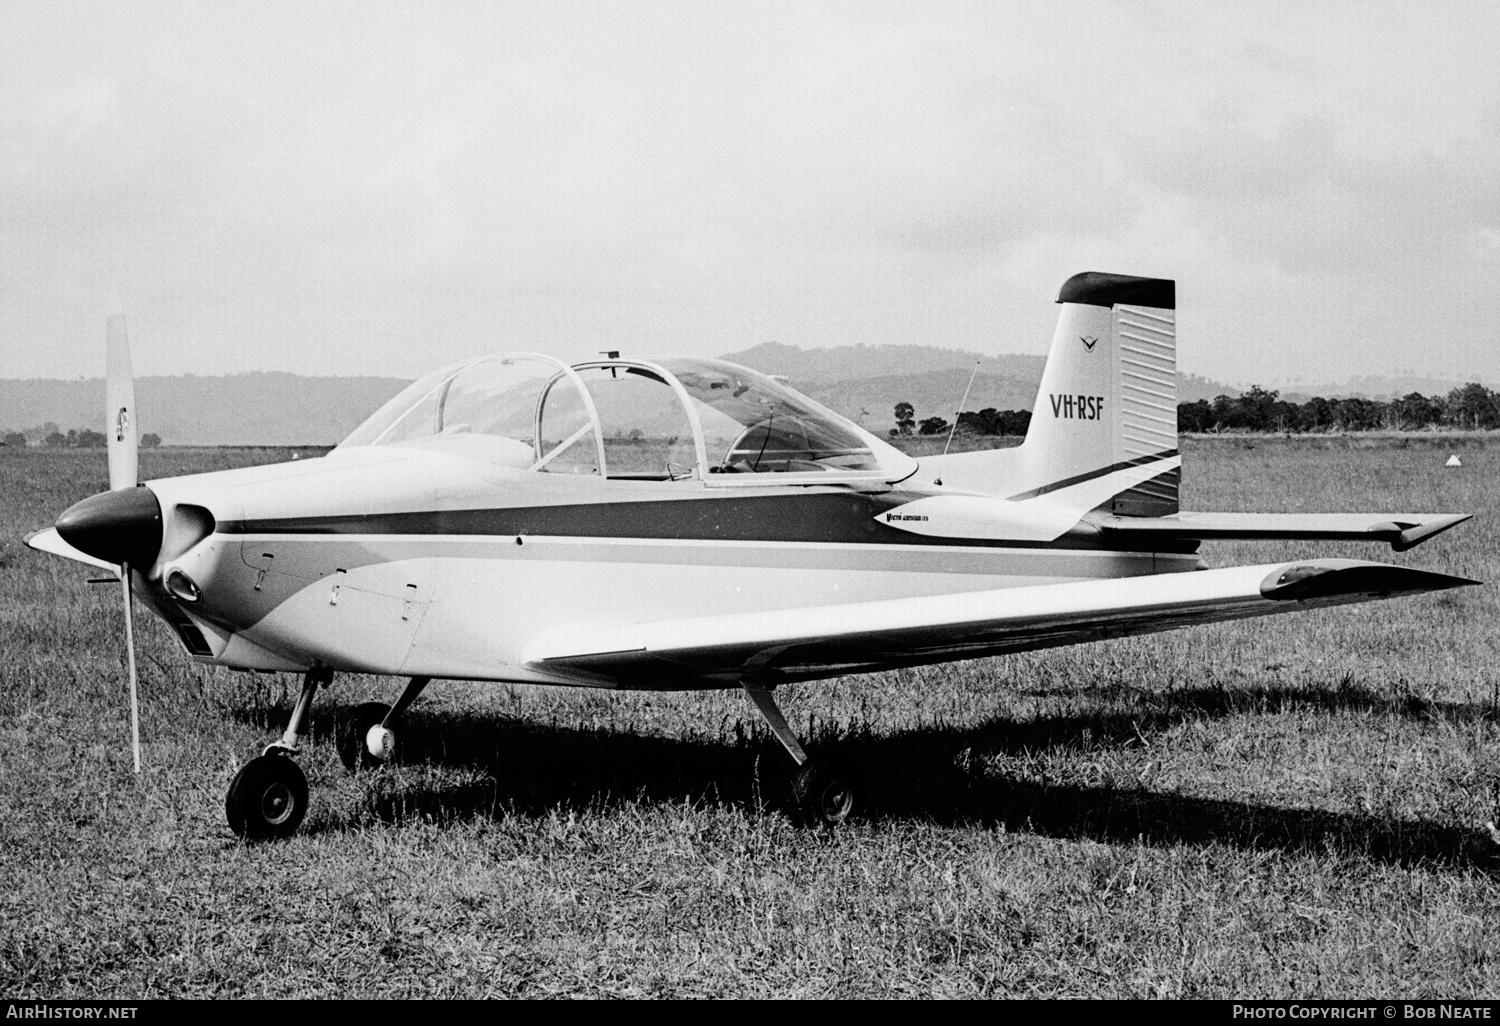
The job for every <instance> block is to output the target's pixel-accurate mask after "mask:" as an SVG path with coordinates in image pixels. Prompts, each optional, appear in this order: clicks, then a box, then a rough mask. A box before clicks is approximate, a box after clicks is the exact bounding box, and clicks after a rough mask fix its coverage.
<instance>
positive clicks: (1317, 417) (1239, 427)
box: [890, 381, 1500, 436]
mask: <svg viewBox="0 0 1500 1026" xmlns="http://www.w3.org/2000/svg"><path fill="white" fill-rule="evenodd" d="M1030 424H1031V411H1030V410H996V409H993V408H989V409H983V410H980V411H979V412H978V413H972V412H966V413H960V414H959V415H958V428H957V430H958V431H960V432H962V433H965V434H976V435H1024V434H1026V429H1027V428H1028V427H1029V426H1030ZM949 426H950V425H949V422H948V421H947V420H946V419H944V418H942V417H928V418H926V419H925V420H922V421H918V420H917V418H916V412H915V410H914V409H913V408H912V404H911V403H897V404H896V426H895V427H893V428H891V429H890V433H891V435H892V436H903V435H913V434H916V435H940V434H943V433H945V432H946V431H948V429H949ZM1435 427H1448V428H1455V429H1458V430H1465V431H1474V430H1494V429H1496V428H1500V392H1493V391H1491V390H1490V389H1488V388H1485V387H1484V386H1483V385H1481V384H1479V383H1478V382H1477V381H1471V382H1469V383H1468V384H1467V385H1463V386H1461V387H1459V388H1455V389H1454V390H1453V391H1451V392H1449V393H1448V394H1447V395H1431V396H1428V395H1422V394H1421V393H1420V392H1412V393H1410V394H1408V395H1405V396H1403V397H1401V398H1400V399H1392V400H1389V401H1381V400H1379V399H1361V398H1349V399H1324V398H1322V397H1321V396H1319V397H1315V398H1312V399H1309V400H1307V402H1305V403H1294V402H1288V401H1287V400H1285V399H1282V398H1281V393H1280V392H1278V391H1275V390H1274V389H1273V390H1268V389H1264V388H1261V387H1260V386H1259V385H1251V386H1250V388H1249V389H1247V390H1246V391H1245V392H1244V394H1242V395H1238V396H1228V395H1221V396H1216V397H1215V398H1214V399H1213V400H1212V401H1209V400H1207V399H1198V400H1196V401H1194V402H1190V403H1178V404H1177V430H1178V431H1185V432H1189V433H1196V434H1211V433H1217V432H1220V431H1268V432H1269V431H1275V432H1282V433H1291V434H1300V433H1303V432H1308V431H1379V430H1387V431H1420V430H1423V429H1424V428H1435Z"/></svg>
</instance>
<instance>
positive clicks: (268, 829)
mask: <svg viewBox="0 0 1500 1026" xmlns="http://www.w3.org/2000/svg"><path fill="white" fill-rule="evenodd" d="M332 680H333V671H332V670H329V669H326V668H324V667H320V666H319V667H314V668H313V669H311V670H308V671H307V675H306V676H305V677H303V678H302V694H301V695H300V696H299V697H298V698H297V705H296V706H295V707H294V708H293V709H292V717H291V719H290V720H289V721H288V722H287V725H286V731H285V733H283V734H282V735H281V740H279V741H276V742H273V743H272V744H269V745H267V746H266V750H265V751H264V752H262V753H261V754H260V755H259V756H258V757H257V758H254V759H251V760H250V761H249V762H247V763H246V764H245V765H244V766H243V767H242V768H241V769H240V771H239V772H238V773H236V774H235V775H234V780H233V781H232V782H231V783H230V785H229V793H228V794H227V795H226V796H225V798H224V814H225V816H226V818H228V820H229V829H231V830H233V831H234V832H235V833H236V834H238V835H239V836H240V837H243V838H244V839H245V840H247V841H273V840H280V839H282V838H284V837H290V836H292V834H293V833H295V832H296V830H297V827H299V826H300V825H301V824H302V819H303V817H304V816H306V815H307V777H306V775H305V774H303V772H302V768H301V767H300V766H298V765H297V764H296V763H295V762H293V761H292V756H293V755H295V754H296V753H297V741H298V739H299V738H300V737H301V736H302V734H303V732H304V730H305V729H306V727H307V719H308V715H309V714H310V713H311V712H312V703H313V696H314V695H316V694H317V693H318V688H319V686H323V687H326V686H327V685H328V684H329V682H330V681H332Z"/></svg>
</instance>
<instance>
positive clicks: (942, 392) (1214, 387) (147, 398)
mask: <svg viewBox="0 0 1500 1026" xmlns="http://www.w3.org/2000/svg"><path fill="white" fill-rule="evenodd" d="M724 359H726V360H732V361H734V362H735V363H739V364H743V365H745V366H747V367H751V368H754V369H755V370H759V371H764V372H765V373H767V374H778V375H783V376H785V377H786V378H787V380H788V381H790V382H791V384H792V386H793V387H794V388H798V389H800V390H802V391H804V392H806V393H807V394H808V395H810V396H812V397H813V398H814V399H816V400H818V401H819V402H821V403H823V404H824V405H825V406H828V407H830V408H832V409H834V410H837V411H838V412H839V413H842V414H844V415H845V416H846V417H849V418H850V419H851V420H854V421H858V422H860V423H862V424H864V425H865V427H867V428H868V429H870V430H871V431H875V432H877V433H879V434H884V433H885V432H886V430H888V429H889V428H890V427H891V426H892V425H893V424H894V423H895V406H896V404H897V403H900V402H908V403H911V404H912V406H913V407H914V408H915V409H916V414H917V419H918V420H922V419H924V418H927V417H942V418H944V419H946V420H950V421H951V420H952V419H953V415H954V413H956V412H957V410H958V403H959V400H960V399H961V398H962V397H963V394H964V387H965V386H966V385H967V384H968V381H969V375H970V374H971V373H972V372H973V371H974V365H975V364H976V363H978V365H979V372H978V374H977V375H976V376H975V378H974V386H973V389H972V391H971V392H970V395H969V399H968V402H967V403H965V404H964V408H965V409H966V410H982V409H984V408H986V407H994V408H995V409H997V410H1029V409H1031V405H1032V403H1033V401H1034V400H1035V399H1036V391H1037V385H1038V383H1039V382H1040V381H1041V377H1042V367H1043V364H1044V363H1045V359H1044V358H1043V357H1041V356H1032V355H1026V354H1020V353H1009V354H1002V355H999V356H985V355H982V354H979V353H968V352H964V351H962V350H957V349H941V348H938V347H936V346H840V347H837V348H833V349H798V348H796V347H795V346H788V345H779V344H777V343H774V342H770V343H766V344H764V345H758V346H755V347H754V348H751V349H746V350H743V351H741V352H737V353H728V354H726V355H725V357H724ZM407 384H408V382H406V381H403V380H401V379H399V378H376V377H348V378H343V377H329V378H311V377H303V376H301V375H297V374H286V373H281V372H258V373H251V374H231V375H228V376H226V377H199V376H195V375H191V374H188V375H183V376H181V377H148V378H138V379H137V380H136V399H137V402H138V404H139V416H138V419H137V424H138V426H139V428H140V430H141V431H142V432H143V433H144V432H148V431H149V432H155V433H156V434H158V435H160V436H161V438H162V441H163V442H164V443H165V444H167V445H333V444H335V443H336V442H338V441H340V440H341V439H342V438H343V437H344V436H345V435H347V434H348V433H349V432H350V431H352V430H353V429H354V428H355V427H356V426H357V425H358V424H359V423H360V422H361V421H362V420H364V419H365V418H366V417H368V416H369V415H370V414H371V413H373V412H374V411H375V410H376V409H378V408H379V407H380V405H381V404H382V403H384V402H385V401H386V400H387V399H389V398H390V397H391V396H393V395H395V394H396V393H397V392H398V391H400V390H401V389H402V388H404V387H405V386H406V385H407ZM1221 394H1223V395H1238V394H1239V390H1238V389H1235V388H1231V387H1230V386H1228V385H1223V384H1220V383H1218V382H1214V381H1209V380H1207V379H1204V378H1200V377H1197V376H1196V375H1192V374H1184V375H1181V376H1180V378H1179V398H1180V400H1182V401H1184V402H1186V401H1191V400H1194V399H1212V398H1214V396H1217V395H1221ZM103 410H104V381H103V380H102V379H100V378H92V379H85V380H79V381H57V380H22V381H14V380H12V381H4V380H0V434H3V433H4V432H7V431H27V430H29V429H35V428H39V427H41V426H42V425H44V424H48V423H51V424H54V425H56V426H57V427H58V428H60V429H61V430H62V431H63V432H64V433H66V432H67V431H68V429H70V428H78V429H82V428H92V429H93V430H95V431H99V430H103V429H104V426H105V425H104V424H103V419H104V415H103ZM33 435H35V432H33ZM34 440H36V439H35V438H34Z"/></svg>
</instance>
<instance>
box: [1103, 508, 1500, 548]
mask: <svg viewBox="0 0 1500 1026" xmlns="http://www.w3.org/2000/svg"><path fill="white" fill-rule="evenodd" d="M1471 516H1473V514H1472V513H1174V514H1172V515H1171V516H1165V517H1103V518H1101V519H1099V520H1097V521H1094V523H1095V526H1097V527H1098V528H1099V530H1100V531H1101V532H1103V534H1104V536H1105V537H1106V538H1108V537H1109V536H1110V535H1115V536H1116V537H1121V538H1124V537H1129V536H1132V535H1133V536H1136V537H1142V536H1150V537H1153V538H1160V539H1162V540H1163V541H1165V540H1168V539H1196V540H1199V541H1205V540H1208V539H1213V538H1272V539H1274V538H1287V539H1290V538H1319V539H1333V540H1339V541H1383V542H1390V544H1391V548H1393V549H1395V550H1396V551H1397V552H1405V551H1406V550H1407V549H1410V548H1412V547H1414V546H1417V545H1420V544H1421V543H1422V542H1424V541H1426V540H1427V539H1429V538H1431V537H1433V536H1434V535H1437V534H1441V533H1442V532H1444V531H1446V530H1448V528H1450V527H1453V526H1455V525H1457V524H1461V523H1463V522H1464V521H1465V520H1468V519H1469V517H1471Z"/></svg>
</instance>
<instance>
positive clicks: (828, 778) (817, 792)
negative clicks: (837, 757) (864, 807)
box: [792, 759, 854, 827]
mask: <svg viewBox="0 0 1500 1026" xmlns="http://www.w3.org/2000/svg"><path fill="white" fill-rule="evenodd" d="M792 794H793V796H794V797H795V798H796V799H797V807H798V808H800V809H801V810H802V813H803V815H805V816H806V817H807V818H808V819H809V820H810V821H811V822H813V823H816V824H818V825H820V826H830V827H832V826H838V825H839V824H840V823H842V822H844V820H846V819H848V818H849V814H850V813H851V812H853V811H854V778H853V777H851V776H850V775H849V773H848V772H847V771H846V770H844V769H843V768H842V767H840V766H838V765H837V764H835V763H831V762H825V761H823V760H821V759H811V760H809V761H808V762H806V763H804V764H803V765H802V768H801V769H799V770H798V771H797V775H796V776H794V777H793V778H792Z"/></svg>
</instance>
